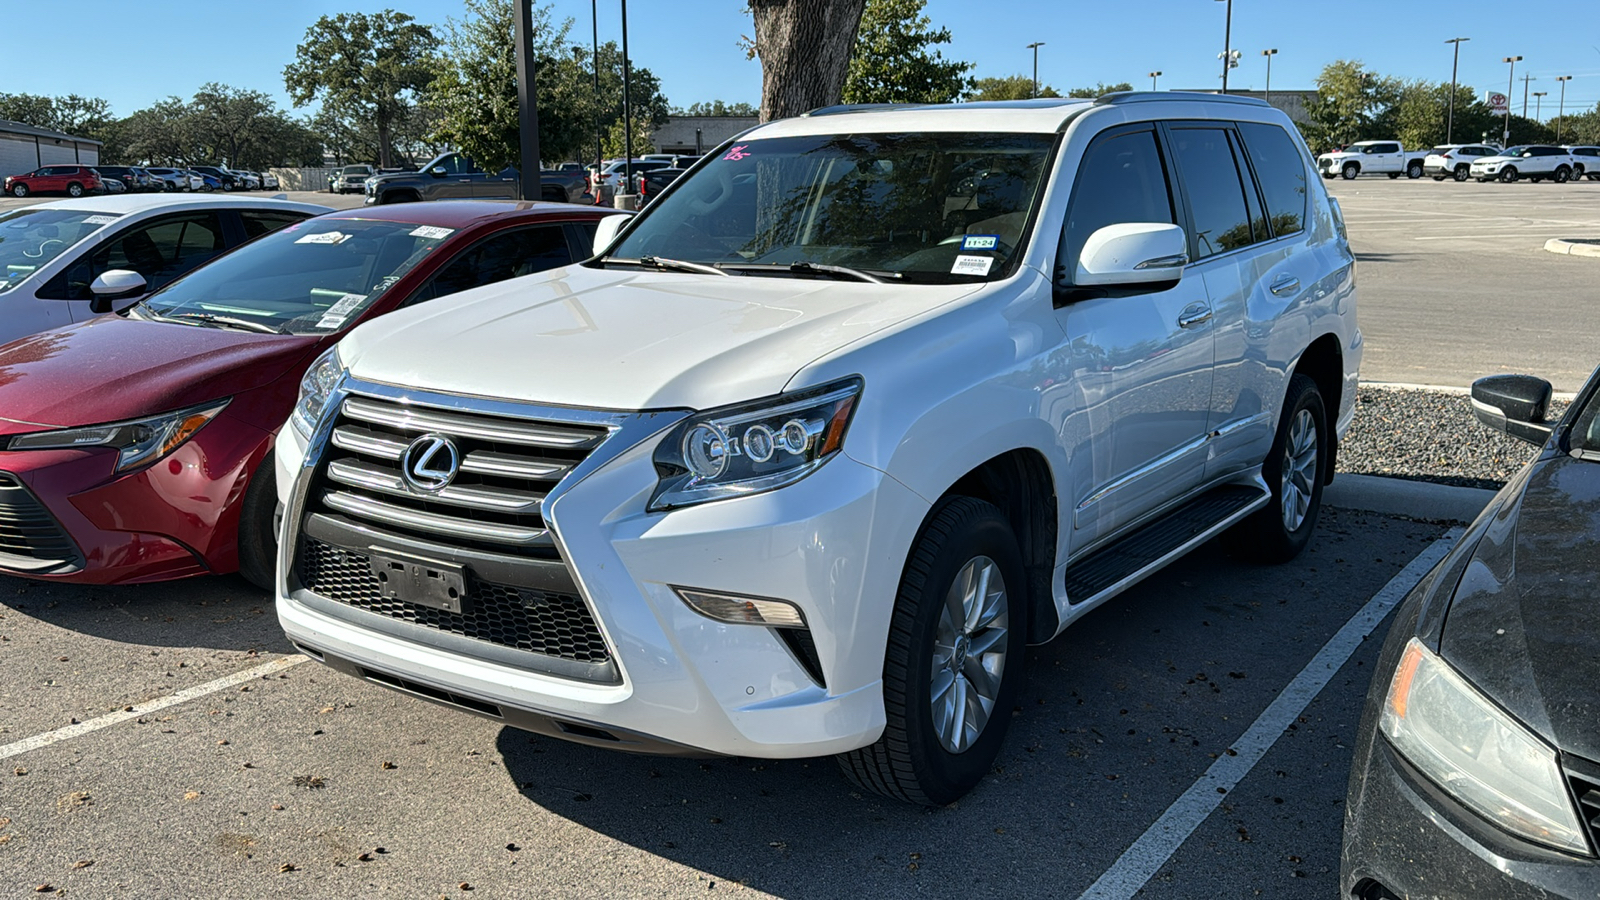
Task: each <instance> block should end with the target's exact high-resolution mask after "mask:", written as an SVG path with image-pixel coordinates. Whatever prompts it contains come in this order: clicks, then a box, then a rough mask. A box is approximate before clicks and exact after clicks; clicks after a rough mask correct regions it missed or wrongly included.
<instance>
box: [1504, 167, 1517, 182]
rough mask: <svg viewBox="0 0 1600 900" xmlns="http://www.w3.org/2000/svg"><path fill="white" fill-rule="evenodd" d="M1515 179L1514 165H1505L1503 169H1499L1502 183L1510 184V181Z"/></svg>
mask: <svg viewBox="0 0 1600 900" xmlns="http://www.w3.org/2000/svg"><path fill="white" fill-rule="evenodd" d="M1516 180H1517V170H1516V169H1515V168H1514V167H1512V166H1506V167H1505V168H1504V169H1501V170H1500V181H1501V183H1503V184H1511V183H1513V182H1515V181H1516Z"/></svg>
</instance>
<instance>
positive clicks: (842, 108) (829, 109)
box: [800, 97, 1088, 118]
mask: <svg viewBox="0 0 1600 900" xmlns="http://www.w3.org/2000/svg"><path fill="white" fill-rule="evenodd" d="M1086 102H1088V101H1087V100H1084V99H1082V98H1079V97H1037V98H1033V99H1030V100H975V101H967V102H965V103H842V104H839V105H838V106H822V107H818V108H817V109H813V110H812V111H810V112H807V113H801V114H800V117H801V118H806V117H807V116H837V115H841V114H844V113H859V112H892V111H895V110H911V109H1053V108H1056V107H1062V106H1076V105H1078V104H1080V103H1086Z"/></svg>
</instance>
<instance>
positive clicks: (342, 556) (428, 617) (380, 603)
mask: <svg viewBox="0 0 1600 900" xmlns="http://www.w3.org/2000/svg"><path fill="white" fill-rule="evenodd" d="M299 565H300V579H301V582H302V583H303V584H304V585H305V586H306V587H307V588H308V589H310V590H311V591H313V592H315V593H316V594H319V595H321V596H323V597H326V598H328V599H329V600H335V601H337V602H339V603H344V604H348V605H349V606H353V607H355V608H357V609H364V610H367V611H368V612H373V613H377V614H378V615H381V616H388V617H389V618H392V619H399V620H401V621H404V622H411V623H413V624H416V625H422V626H424V627H427V628H434V629H437V630H439V631H444V632H448V633H450V634H458V635H461V636H463V637H469V638H474V639H476V640H480V641H487V642H488V643H491V644H499V645H501V646H504V647H512V648H515V649H518V650H525V651H528V652H530V653H541V654H544V655H547V656H555V657H560V658H562V659H571V660H576V661H578V662H585V663H603V662H607V661H609V660H610V659H611V652H610V650H608V649H607V648H606V642H605V639H604V638H603V637H601V635H600V629H599V628H598V627H597V626H596V625H595V621H594V617H593V616H592V615H590V613H589V607H588V606H587V605H586V604H585V603H584V602H583V600H582V599H581V598H579V597H575V596H569V595H564V594H551V593H546V592H544V591H537V590H533V589H531V588H523V587H515V586H511V585H504V584H495V583H493V582H488V581H484V580H482V579H480V578H477V577H476V576H473V575H470V574H469V575H468V577H467V580H466V588H467V593H466V610H467V611H466V612H465V613H453V612H449V611H447V610H442V609H434V608H432V607H428V606H419V605H417V604H414V603H405V602H403V601H400V600H396V599H393V598H387V597H384V596H383V594H382V592H381V591H380V590H379V589H378V578H377V576H376V575H374V574H373V573H372V568H371V566H370V564H369V562H368V558H367V557H366V556H364V555H362V554H360V553H355V552H352V551H349V550H341V549H339V548H337V547H333V546H331V545H329V544H326V543H323V542H322V541H319V540H316V539H315V538H311V537H304V538H302V540H301V542H300V560H299Z"/></svg>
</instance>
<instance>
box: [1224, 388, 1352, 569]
mask: <svg viewBox="0 0 1600 900" xmlns="http://www.w3.org/2000/svg"><path fill="white" fill-rule="evenodd" d="M1327 423H1328V414H1327V409H1326V408H1325V407H1324V406H1323V403H1322V394H1321V392H1319V391H1318V390H1317V383H1316V382H1315V381H1312V380H1311V379H1310V378H1309V377H1307V376H1305V375H1301V374H1299V373H1296V374H1295V375H1293V376H1290V378H1289V390H1288V393H1286V394H1285V395H1284V399H1283V416H1282V418H1281V419H1280V420H1279V421H1278V433H1277V436H1276V437H1275V438H1274V439H1273V441H1272V449H1271V450H1269V451H1267V459H1266V461H1265V462H1264V463H1263V464H1262V466H1261V477H1262V478H1263V479H1265V480H1266V482H1267V486H1268V487H1269V488H1271V490H1272V500H1271V501H1270V502H1269V503H1268V504H1267V505H1266V506H1264V507H1262V508H1261V509H1259V510H1257V511H1256V512H1255V513H1253V514H1252V515H1251V516H1250V517H1249V518H1247V519H1245V520H1244V521H1243V522H1240V523H1239V524H1238V525H1236V526H1234V527H1233V528H1231V529H1229V531H1228V533H1227V539H1228V540H1227V543H1228V545H1229V549H1230V550H1232V551H1233V553H1234V554H1235V555H1237V556H1242V557H1245V558H1247V559H1251V560H1255V561H1256V562H1266V563H1279V562H1288V561H1289V560H1291V559H1294V558H1295V557H1296V556H1299V555H1300V551H1301V550H1304V549H1305V547H1306V544H1308V543H1310V542H1311V534H1312V532H1314V531H1315V530H1316V527H1317V514H1318V513H1319V512H1321V510H1322V484H1323V482H1324V481H1326V480H1327V479H1326V477H1325V476H1326V467H1327V464H1328V460H1329V459H1330V458H1331V456H1332V454H1331V453H1330V452H1329V448H1330V447H1331V446H1332V440H1333V434H1332V431H1331V430H1330V429H1329V427H1328V424H1327Z"/></svg>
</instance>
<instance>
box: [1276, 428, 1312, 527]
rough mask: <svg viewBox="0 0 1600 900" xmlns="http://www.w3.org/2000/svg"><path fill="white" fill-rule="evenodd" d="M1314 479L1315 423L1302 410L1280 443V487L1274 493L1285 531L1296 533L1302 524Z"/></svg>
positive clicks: (1308, 507) (1309, 504) (1308, 505)
mask: <svg viewBox="0 0 1600 900" xmlns="http://www.w3.org/2000/svg"><path fill="white" fill-rule="evenodd" d="M1316 477H1317V420H1316V417H1315V416H1313V415H1312V414H1311V410H1309V409H1302V410H1300V411H1299V412H1297V413H1295V416H1294V420H1293V421H1292V422H1290V423H1289V436H1288V440H1286V441H1284V443H1283V484H1282V487H1281V489H1280V490H1279V492H1278V493H1279V498H1280V500H1281V502H1282V504H1283V507H1282V509H1283V528H1284V530H1285V531H1289V532H1293V531H1296V530H1298V529H1299V528H1300V526H1301V525H1302V524H1303V523H1304V522H1305V520H1306V512H1307V511H1308V510H1309V509H1310V507H1311V495H1312V493H1313V492H1314V490H1315V480H1314V479H1316Z"/></svg>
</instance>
